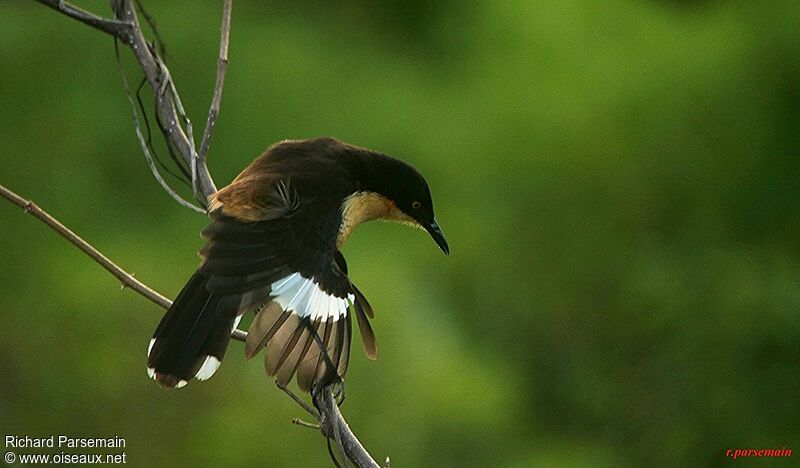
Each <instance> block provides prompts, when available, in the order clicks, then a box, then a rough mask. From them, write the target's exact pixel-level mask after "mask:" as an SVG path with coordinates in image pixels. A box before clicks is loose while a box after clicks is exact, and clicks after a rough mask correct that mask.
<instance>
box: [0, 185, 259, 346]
mask: <svg viewBox="0 0 800 468" xmlns="http://www.w3.org/2000/svg"><path fill="white" fill-rule="evenodd" d="M0 196H2V197H3V198H5V199H6V200H8V201H10V202H11V203H13V204H15V205H17V206H18V207H20V208H22V209H23V210H25V212H26V213H28V214H30V215H31V216H33V217H35V218H37V219H39V220H40V221H42V222H44V223H45V224H47V225H48V226H50V227H51V228H52V229H53V230H54V231H56V232H57V233H58V234H60V235H61V237H63V238H64V239H66V240H68V241H69V242H71V243H72V244H73V245H74V246H76V247H77V248H79V249H81V251H82V252H83V253H85V254H86V255H88V256H89V257H90V258H91V259H92V260H94V261H95V262H97V263H98V264H99V265H100V266H102V267H103V268H105V269H106V270H107V271H108V272H109V273H111V274H112V275H114V276H115V277H116V278H117V279H118V280H120V282H121V283H122V286H123V287H126V288H131V289H132V290H134V291H136V292H137V293H139V294H141V295H142V296H144V297H145V298H147V299H149V300H151V301H152V302H154V303H155V304H158V305H160V306H161V307H163V308H165V309H168V308H169V307H170V306H171V305H172V301H170V300H169V299H167V298H166V297H164V296H163V295H161V294H160V293H158V292H157V291H155V290H153V289H151V288H150V287H149V286H147V285H146V284H144V283H142V282H141V281H139V280H137V279H136V278H134V276H133V275H132V274H130V273H128V272H127V271H125V270H123V269H122V268H120V267H119V265H117V264H116V263H114V262H112V261H111V260H110V259H109V258H108V257H106V256H105V255H103V254H102V253H100V251H99V250H97V249H96V248H94V247H93V246H92V245H91V244H89V243H88V242H86V241H85V240H83V238H81V237H80V236H79V235H77V234H75V233H74V232H72V231H71V230H70V229H69V228H68V227H66V226H64V225H63V224H61V222H60V221H59V220H57V219H55V218H54V217H52V216H51V215H50V214H49V213H47V212H46V211H44V210H43V209H41V208H39V206H38V205H37V204H36V203H34V202H32V201H31V200H28V199H26V198H23V197H21V196H19V195H17V194H16V193H14V192H13V191H11V190H9V189H8V188H6V187H4V186H2V185H0ZM231 338H233V339H234V340H236V341H242V342H244V341H245V340H246V339H247V333H245V332H243V331H241V330H238V329H236V330H233V332H232V333H231Z"/></svg>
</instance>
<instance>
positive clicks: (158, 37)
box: [136, 0, 169, 60]
mask: <svg viewBox="0 0 800 468" xmlns="http://www.w3.org/2000/svg"><path fill="white" fill-rule="evenodd" d="M136 8H137V9H138V10H139V13H141V14H142V16H144V20H145V22H146V23H147V25H148V26H150V30H151V31H153V34H154V35H155V36H156V44H157V45H158V53H159V54H160V55H161V56H162V57H164V60H169V57H168V56H167V47H166V46H165V45H164V40H163V39H161V34H159V33H158V25H157V24H156V19H155V18H153V16H151V15H150V13H148V12H147V10H145V8H144V5H142V2H141V0H136Z"/></svg>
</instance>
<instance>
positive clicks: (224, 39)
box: [197, 0, 233, 166]
mask: <svg viewBox="0 0 800 468" xmlns="http://www.w3.org/2000/svg"><path fill="white" fill-rule="evenodd" d="M232 6H233V0H225V7H224V9H223V12H222V26H221V27H220V34H219V35H220V38H219V59H218V60H217V80H216V83H215V84H214V97H213V98H212V99H211V109H209V111H208V120H207V121H206V130H205V132H203V141H202V143H201V144H200V154H198V161H197V162H198V164H199V165H201V166H204V165H205V164H206V154H208V147H209V146H210V145H211V135H212V132H213V131H214V126H215V125H216V124H217V116H218V115H219V106H220V102H221V101H222V87H223V86H224V85H225V73H226V72H227V71H228V41H229V38H230V33H231V8H232Z"/></svg>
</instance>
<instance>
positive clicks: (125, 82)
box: [114, 42, 206, 214]
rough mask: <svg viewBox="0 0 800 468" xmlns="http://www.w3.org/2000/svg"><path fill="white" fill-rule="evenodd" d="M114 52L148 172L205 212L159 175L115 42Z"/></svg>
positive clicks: (185, 203)
mask: <svg viewBox="0 0 800 468" xmlns="http://www.w3.org/2000/svg"><path fill="white" fill-rule="evenodd" d="M114 52H115V53H116V57H117V66H118V67H119V74H120V76H121V77H122V84H123V86H124V87H125V94H126V95H127V96H128V101H129V102H130V103H131V111H132V112H133V124H134V129H135V130H136V137H137V138H138V139H139V145H140V146H141V147H142V152H143V153H144V157H145V159H146V160H147V165H148V166H149V167H150V172H152V173H153V177H154V178H155V179H156V181H158V183H159V184H160V185H161V188H162V189H164V191H165V192H167V194H169V196H170V197H172V199H173V200H175V201H176V202H178V203H180V204H181V205H182V206H185V207H186V208H189V209H190V210H193V211H196V212H198V213H202V214H205V213H206V210H204V209H202V208H200V207H199V206H196V205H194V204H192V203H189V202H188V201H186V200H184V199H183V197H181V196H180V195H178V193H177V192H175V190H173V189H172V187H170V186H169V184H168V183H167V181H166V180H164V178H163V177H161V173H160V172H158V168H157V167H156V163H155V161H154V160H153V155H152V154H150V148H148V146H147V140H146V139H145V138H144V135H143V134H142V125H141V123H140V122H139V113H138V112H137V109H136V102H135V101H134V99H133V93H131V88H130V85H129V84H128V75H127V74H126V73H125V67H124V66H123V65H122V60H121V59H120V56H119V45H118V44H117V43H116V42H115V43H114Z"/></svg>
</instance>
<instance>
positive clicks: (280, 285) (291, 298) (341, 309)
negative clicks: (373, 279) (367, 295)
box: [270, 273, 355, 322]
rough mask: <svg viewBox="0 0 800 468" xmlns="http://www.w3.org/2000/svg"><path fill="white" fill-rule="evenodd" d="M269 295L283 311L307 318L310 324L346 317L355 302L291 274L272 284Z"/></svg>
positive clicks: (349, 297) (298, 274) (351, 297)
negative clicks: (316, 321)
mask: <svg viewBox="0 0 800 468" xmlns="http://www.w3.org/2000/svg"><path fill="white" fill-rule="evenodd" d="M271 290H272V293H271V294H270V295H271V296H272V298H273V300H274V301H275V302H277V303H278V304H280V305H281V307H282V308H283V309H284V310H289V311H291V312H292V313H293V314H294V315H297V316H298V317H300V318H309V319H310V320H311V321H312V322H313V321H315V320H317V319H320V320H321V321H323V322H325V321H327V320H333V321H336V320H339V319H340V318H342V317H344V316H345V315H347V309H348V307H350V304H352V302H353V301H354V300H355V296H353V295H352V294H348V295H347V297H346V298H340V297H336V296H334V295H332V294H328V293H326V292H325V291H323V290H322V289H320V287H319V285H318V284H317V283H316V282H314V280H313V279H309V278H305V277H304V276H302V275H301V274H300V273H292V274H291V275H289V276H286V277H285V278H281V279H279V280H278V281H275V282H274V283H272V288H271Z"/></svg>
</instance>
